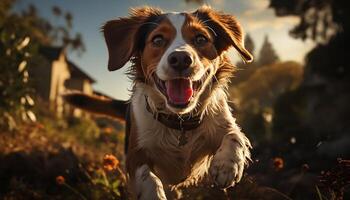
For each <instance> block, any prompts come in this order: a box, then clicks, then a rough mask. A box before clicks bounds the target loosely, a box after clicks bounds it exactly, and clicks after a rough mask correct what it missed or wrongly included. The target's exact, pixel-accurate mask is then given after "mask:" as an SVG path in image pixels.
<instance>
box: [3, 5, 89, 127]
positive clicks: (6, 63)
mask: <svg viewBox="0 0 350 200" xmlns="http://www.w3.org/2000/svg"><path fill="white" fill-rule="evenodd" d="M15 3H16V1H15V0H3V1H1V2H0V69H1V72H0V93H1V98H0V127H1V128H5V129H10V130H13V129H15V127H16V121H18V120H22V121H27V120H31V121H36V117H35V114H34V113H33V111H32V107H33V106H34V102H35V98H34V96H35V95H34V94H35V93H34V92H35V91H34V90H33V87H32V85H31V77H30V73H29V71H30V68H32V67H35V65H36V64H38V62H41V60H40V56H39V51H38V49H39V47H40V46H43V45H63V46H66V47H67V48H71V49H72V50H76V51H78V52H80V53H81V52H82V51H83V50H84V44H83V42H82V38H81V36H80V34H76V36H75V37H71V36H70V33H71V28H72V15H71V14H70V13H68V12H67V13H66V14H65V16H64V17H65V21H66V25H65V26H54V25H52V24H51V23H50V22H49V21H47V20H46V19H44V18H42V17H40V16H38V14H37V10H36V8H35V7H34V6H33V5H30V6H29V7H28V8H27V9H25V10H23V11H22V12H21V13H17V12H14V11H13V9H12V7H13V6H14V4H15ZM57 9H59V8H58V7H56V8H55V9H54V13H56V15H57V16H58V17H59V16H60V15H58V14H57ZM55 10H56V12H55Z"/></svg>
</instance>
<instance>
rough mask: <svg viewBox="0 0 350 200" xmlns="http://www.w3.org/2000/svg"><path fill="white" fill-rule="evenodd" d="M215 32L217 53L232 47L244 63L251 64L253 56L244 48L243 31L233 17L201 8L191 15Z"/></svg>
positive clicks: (207, 8) (208, 8) (204, 7)
mask: <svg viewBox="0 0 350 200" xmlns="http://www.w3.org/2000/svg"><path fill="white" fill-rule="evenodd" d="M193 15H194V16H197V17H198V18H199V19H200V20H201V21H202V22H203V23H204V24H205V25H207V26H209V27H210V28H211V29H213V31H214V32H215V33H214V34H215V38H216V39H215V46H216V49H217V50H218V53H221V52H222V51H225V50H227V49H228V48H230V47H231V46H233V47H234V48H235V49H236V50H237V51H238V52H239V54H240V55H241V57H242V59H243V60H244V61H245V62H252V61H253V56H252V54H250V53H249V51H248V50H247V49H245V48H244V39H243V30H242V28H241V25H240V24H239V23H238V21H237V20H236V19H235V17H234V16H232V15H228V14H224V13H221V12H217V11H214V10H213V9H211V8H210V7H209V6H202V7H201V8H199V9H198V10H196V11H195V12H194V13H193Z"/></svg>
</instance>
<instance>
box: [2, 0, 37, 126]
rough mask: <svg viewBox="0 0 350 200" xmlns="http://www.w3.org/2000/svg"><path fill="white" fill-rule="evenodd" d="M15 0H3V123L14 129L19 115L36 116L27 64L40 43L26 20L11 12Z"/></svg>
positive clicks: (26, 117)
mask: <svg viewBox="0 0 350 200" xmlns="http://www.w3.org/2000/svg"><path fill="white" fill-rule="evenodd" d="M13 2H14V1H12V0H5V1H1V2H0V8H1V10H0V27H1V28H0V66H1V72H0V93H1V98H0V125H1V126H4V128H6V129H10V130H13V129H15V127H16V116H19V117H21V118H22V120H27V119H30V120H31V121H35V120H36V117H35V115H34V113H33V112H32V111H31V107H32V106H33V105H34V100H33V97H32V94H33V90H32V88H31V87H30V82H29V73H28V66H27V64H28V62H29V61H30V60H31V59H32V58H33V56H34V55H35V54H36V53H37V46H38V43H36V41H33V40H32V39H31V37H30V36H29V35H28V32H27V24H26V23H25V21H22V19H20V18H19V17H18V16H17V15H13V14H11V13H10V12H9V10H10V9H11V5H12V3H13Z"/></svg>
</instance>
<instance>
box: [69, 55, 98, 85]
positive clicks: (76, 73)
mask: <svg viewBox="0 0 350 200" xmlns="http://www.w3.org/2000/svg"><path fill="white" fill-rule="evenodd" d="M67 63H68V68H69V71H70V73H71V78H82V79H88V80H89V81H90V82H91V83H95V82H96V80H95V79H93V78H92V77H91V76H89V75H88V74H87V73H85V72H84V71H83V70H81V69H80V68H79V67H78V66H77V65H76V64H74V63H73V62H72V61H69V60H67Z"/></svg>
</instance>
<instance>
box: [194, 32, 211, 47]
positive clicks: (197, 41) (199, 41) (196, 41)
mask: <svg viewBox="0 0 350 200" xmlns="http://www.w3.org/2000/svg"><path fill="white" fill-rule="evenodd" d="M207 42H208V39H207V38H206V37H205V36H204V35H202V34H199V35H197V36H196V37H195V39H194V44H195V45H197V46H203V45H204V44H206V43H207Z"/></svg>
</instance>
